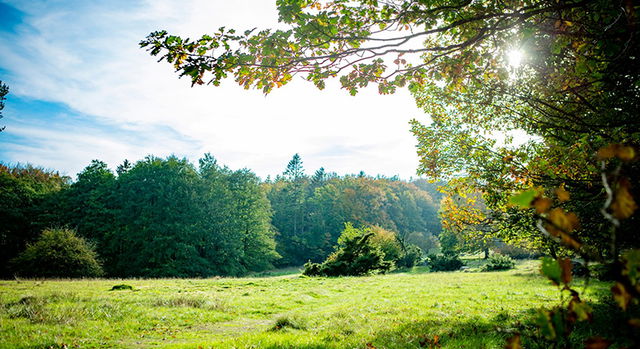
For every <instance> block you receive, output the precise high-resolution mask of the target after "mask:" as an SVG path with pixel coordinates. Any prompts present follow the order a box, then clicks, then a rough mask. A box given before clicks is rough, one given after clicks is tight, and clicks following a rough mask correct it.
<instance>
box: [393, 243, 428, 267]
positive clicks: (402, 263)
mask: <svg viewBox="0 0 640 349" xmlns="http://www.w3.org/2000/svg"><path fill="white" fill-rule="evenodd" d="M421 259H422V249H420V247H418V246H417V245H408V246H407V248H406V250H405V251H404V253H402V254H401V255H400V257H399V258H398V259H397V260H396V265H397V266H398V268H413V267H414V266H415V265H416V264H418V263H419V262H420V260H421Z"/></svg>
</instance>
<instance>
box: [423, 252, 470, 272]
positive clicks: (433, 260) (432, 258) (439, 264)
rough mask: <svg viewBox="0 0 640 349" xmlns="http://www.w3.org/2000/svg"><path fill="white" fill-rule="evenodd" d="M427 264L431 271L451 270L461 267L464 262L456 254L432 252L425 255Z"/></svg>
mask: <svg viewBox="0 0 640 349" xmlns="http://www.w3.org/2000/svg"><path fill="white" fill-rule="evenodd" d="M427 265H428V266H429V269H430V270H431V271H453V270H459V269H460V268H462V266H464V263H463V262H462V261H461V260H460V257H459V256H458V255H456V254H438V255H434V254H432V255H429V256H428V257H427Z"/></svg>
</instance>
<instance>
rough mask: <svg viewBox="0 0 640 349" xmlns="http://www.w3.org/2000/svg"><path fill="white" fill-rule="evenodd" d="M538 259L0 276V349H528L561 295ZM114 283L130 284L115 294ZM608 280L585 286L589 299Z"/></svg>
mask: <svg viewBox="0 0 640 349" xmlns="http://www.w3.org/2000/svg"><path fill="white" fill-rule="evenodd" d="M538 263H539V262H537V261H528V262H524V263H520V264H519V265H518V267H517V269H515V270H511V271H506V272H492V273H481V272H467V273H465V272H452V273H426V272H425V270H423V269H420V268H417V269H414V270H413V271H412V272H407V273H393V274H388V275H378V276H370V277H345V278H307V277H302V276H300V274H288V275H286V273H284V274H285V275H279V276H268V277H264V276H263V277H253V278H239V279H231V278H218V279H158V280H137V279H129V280H45V281H38V280H16V281H0V347H3V348H49V347H53V348H58V347H65V346H67V347H69V348H73V347H80V348H102V347H104V348H111V347H122V348H131V347H158V346H161V347H172V348H173V347H175V348H199V347H202V348H421V347H426V348H428V347H429V346H430V344H433V340H434V338H435V336H438V338H439V345H441V347H442V348H503V346H504V343H505V339H506V338H508V337H510V336H511V335H512V333H515V332H519V333H522V334H523V339H524V344H525V347H527V348H536V347H540V348H544V347H546V346H547V344H545V343H544V342H542V341H541V339H540V338H539V337H538V335H537V330H536V327H535V325H533V320H532V318H533V316H534V315H535V314H536V310H537V309H538V308H540V307H545V306H553V305H554V304H557V302H558V299H559V292H558V290H557V289H556V288H555V287H553V286H551V285H550V284H549V282H548V281H546V280H544V279H543V278H542V277H540V276H539V275H538V271H537V269H538ZM289 272H292V271H289ZM118 284H126V285H130V286H132V287H133V290H114V291H112V290H111V288H112V287H113V286H114V285H118ZM608 287H610V286H608V285H607V284H604V283H599V282H595V281H591V284H590V286H589V288H588V292H587V295H588V296H587V299H589V298H591V300H593V299H594V298H593V296H594V295H595V294H596V293H599V292H600V293H602V292H606V291H607V289H608ZM589 295H590V296H589ZM594 307H595V308H596V309H597V305H594ZM596 316H598V315H597V314H596ZM602 323H603V324H607V323H609V322H608V321H607V320H606V319H604V320H603V322H602ZM603 326H605V325H603ZM603 331H606V329H603ZM605 334H606V333H605ZM574 335H575V336H579V335H580V331H577V333H575V334H574ZM583 335H584V334H583ZM576 341H581V339H579V338H577V337H576Z"/></svg>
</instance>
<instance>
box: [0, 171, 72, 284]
mask: <svg viewBox="0 0 640 349" xmlns="http://www.w3.org/2000/svg"><path fill="white" fill-rule="evenodd" d="M69 181H70V179H69V178H68V177H65V176H61V175H60V174H59V173H57V172H53V171H48V170H45V169H42V168H37V167H34V166H31V165H16V166H11V167H10V166H6V165H2V164H0V222H2V224H0V275H2V276H3V277H7V276H10V270H9V269H8V265H9V263H8V262H9V260H11V259H12V258H14V257H16V256H17V255H18V253H20V251H23V250H24V249H25V247H26V245H27V243H32V242H34V241H35V240H36V239H37V238H38V235H39V234H40V232H42V230H43V229H45V228H46V227H48V226H50V225H51V224H52V223H56V221H57V217H58V215H60V214H61V212H60V208H59V207H58V206H57V202H59V197H58V196H57V194H59V193H61V192H63V191H64V190H65V188H67V187H68V185H69Z"/></svg>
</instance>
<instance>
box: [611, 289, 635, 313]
mask: <svg viewBox="0 0 640 349" xmlns="http://www.w3.org/2000/svg"><path fill="white" fill-rule="evenodd" d="M611 293H613V299H614V300H615V301H616V302H617V303H618V305H619V306H620V308H622V310H625V311H626V310H627V307H629V303H631V299H632V298H633V296H631V294H629V292H628V291H627V289H626V288H625V287H624V285H623V284H621V283H619V282H616V284H615V285H614V286H613V287H612V288H611Z"/></svg>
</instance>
